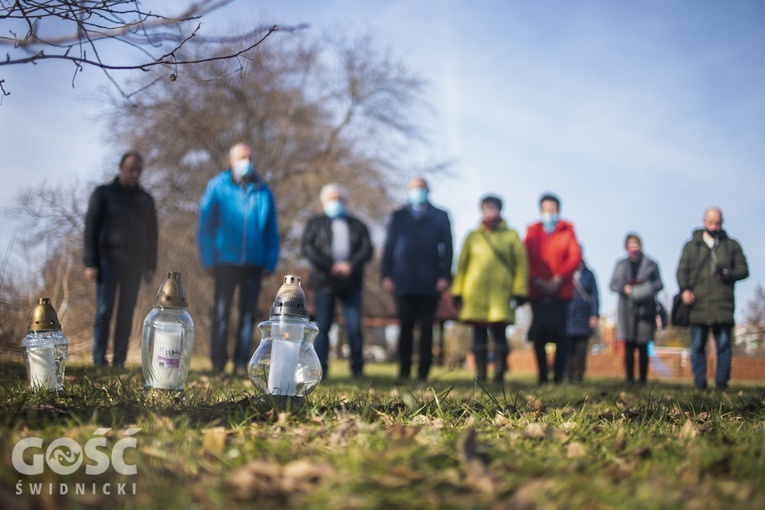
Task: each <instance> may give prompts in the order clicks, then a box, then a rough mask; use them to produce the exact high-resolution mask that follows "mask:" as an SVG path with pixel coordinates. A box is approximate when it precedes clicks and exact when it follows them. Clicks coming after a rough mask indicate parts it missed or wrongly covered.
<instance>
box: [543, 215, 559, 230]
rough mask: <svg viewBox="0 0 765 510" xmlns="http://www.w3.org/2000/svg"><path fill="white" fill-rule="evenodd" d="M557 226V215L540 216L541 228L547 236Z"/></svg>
mask: <svg viewBox="0 0 765 510" xmlns="http://www.w3.org/2000/svg"><path fill="white" fill-rule="evenodd" d="M557 225H558V215H557V214H551V213H544V214H542V226H543V227H544V229H545V230H546V231H547V233H548V234H549V233H550V232H552V231H553V230H555V227H556V226H557Z"/></svg>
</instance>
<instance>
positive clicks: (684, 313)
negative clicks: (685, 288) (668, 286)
mask: <svg viewBox="0 0 765 510" xmlns="http://www.w3.org/2000/svg"><path fill="white" fill-rule="evenodd" d="M682 296H683V292H682V291H680V292H678V293H677V294H675V296H674V297H673V298H672V325H673V326H675V327H676V328H687V327H688V326H690V325H691V307H690V305H686V304H685V303H683V298H682Z"/></svg>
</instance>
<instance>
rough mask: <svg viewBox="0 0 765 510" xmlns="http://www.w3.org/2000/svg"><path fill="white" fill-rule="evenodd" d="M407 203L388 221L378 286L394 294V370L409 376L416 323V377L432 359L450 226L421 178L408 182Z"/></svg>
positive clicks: (447, 265) (448, 259)
mask: <svg viewBox="0 0 765 510" xmlns="http://www.w3.org/2000/svg"><path fill="white" fill-rule="evenodd" d="M408 190H409V191H408V192H409V204H408V205H405V206H404V207H401V208H400V209H397V210H396V211H394V212H393V214H392V215H391V217H390V219H389V221H388V228H387V234H386V239H385V248H384V250H383V259H382V264H381V273H382V285H383V288H384V289H385V290H386V291H388V292H390V293H392V294H394V296H395V298H396V306H397V309H398V319H399V326H400V328H401V333H400V335H399V341H398V350H399V360H400V370H399V375H400V377H401V378H402V379H406V378H408V377H409V376H410V372H411V368H412V343H413V332H414V324H415V322H417V321H419V324H420V364H419V370H418V377H419V378H420V379H426V378H427V377H428V372H429V371H430V365H431V363H432V361H433V353H432V349H433V320H434V318H435V313H436V304H437V303H438V299H439V297H440V295H441V292H443V291H444V290H446V289H447V288H448V287H449V283H450V281H451V268H452V253H453V252H452V250H453V247H452V228H451V222H450V221H449V215H448V214H447V213H446V211H443V210H441V209H438V208H436V207H433V205H431V204H430V202H428V184H427V182H426V181H425V179H422V178H419V177H418V178H415V179H412V180H411V181H410V182H409V187H408Z"/></svg>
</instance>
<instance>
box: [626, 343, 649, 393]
mask: <svg viewBox="0 0 765 510" xmlns="http://www.w3.org/2000/svg"><path fill="white" fill-rule="evenodd" d="M636 349H637V351H638V362H639V363H640V382H641V383H645V382H646V381H647V380H648V344H639V343H637V342H631V341H629V340H625V341H624V368H625V369H626V370H627V381H629V382H634V381H635V350H636Z"/></svg>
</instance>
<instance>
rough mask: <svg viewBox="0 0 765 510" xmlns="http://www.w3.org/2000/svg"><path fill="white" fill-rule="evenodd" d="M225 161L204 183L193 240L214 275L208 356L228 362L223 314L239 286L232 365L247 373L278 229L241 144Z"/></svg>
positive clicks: (217, 365)
mask: <svg viewBox="0 0 765 510" xmlns="http://www.w3.org/2000/svg"><path fill="white" fill-rule="evenodd" d="M229 162H230V167H229V168H227V169H225V170H223V171H222V172H221V173H219V174H218V175H216V176H215V177H213V178H212V179H211V180H210V182H209V183H208V184H207V189H206V190H205V192H204V195H202V200H201V202H200V204H199V230H198V234H197V240H198V243H199V253H200V257H201V259H202V266H203V267H204V268H205V270H206V271H207V272H208V273H209V274H210V275H212V276H213V277H214V278H215V295H214V304H213V321H212V335H211V345H210V359H211V360H212V366H213V371H215V372H219V373H220V372H223V370H224V369H225V368H226V363H227V362H228V349H227V339H228V320H229V315H230V313H231V304H232V301H233V296H234V290H235V289H236V287H237V286H238V287H239V331H238V334H237V341H236V349H235V353H234V365H235V371H236V373H237V374H242V375H243V374H246V373H247V362H248V361H249V355H250V344H251V342H252V333H253V329H254V326H255V312H256V309H257V304H258V294H259V293H260V280H261V277H262V276H263V274H264V273H265V274H267V273H270V272H272V271H273V270H274V269H275V268H276V262H277V260H278V258H279V230H278V226H277V221H276V207H275V205H274V197H273V195H272V194H271V190H270V189H269V188H268V186H267V185H266V184H265V183H264V182H263V181H262V180H261V179H260V178H259V177H258V175H257V174H256V173H255V169H254V166H253V163H252V151H251V150H250V147H248V146H247V145H245V144H243V143H240V144H237V145H234V146H233V147H232V148H231V150H230V151H229Z"/></svg>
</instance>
